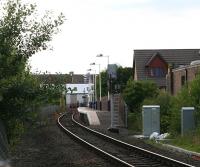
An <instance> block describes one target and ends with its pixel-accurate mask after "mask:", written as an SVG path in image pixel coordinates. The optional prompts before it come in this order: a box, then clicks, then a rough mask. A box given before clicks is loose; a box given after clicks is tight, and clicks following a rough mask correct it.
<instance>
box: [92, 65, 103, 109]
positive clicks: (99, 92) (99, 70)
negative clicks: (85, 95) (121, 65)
mask: <svg viewBox="0 0 200 167" xmlns="http://www.w3.org/2000/svg"><path fill="white" fill-rule="evenodd" d="M90 65H98V66H99V102H100V110H101V70H100V64H96V63H90Z"/></svg>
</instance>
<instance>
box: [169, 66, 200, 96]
mask: <svg viewBox="0 0 200 167" xmlns="http://www.w3.org/2000/svg"><path fill="white" fill-rule="evenodd" d="M199 72H200V64H197V65H188V66H184V67H180V68H177V69H174V70H172V74H171V75H172V76H173V77H172V78H173V81H172V87H173V91H172V92H171V93H172V94H173V95H176V94H177V93H178V92H179V91H180V90H181V88H182V87H183V86H184V84H186V83H188V82H190V81H192V80H193V79H194V78H195V77H196V75H197V74H198V73H199Z"/></svg>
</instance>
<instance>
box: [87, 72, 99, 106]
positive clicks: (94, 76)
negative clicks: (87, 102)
mask: <svg viewBox="0 0 200 167" xmlns="http://www.w3.org/2000/svg"><path fill="white" fill-rule="evenodd" d="M87 71H94V74H93V84H94V93H93V94H94V95H93V96H94V98H93V100H94V102H96V99H97V97H96V96H97V92H96V70H92V69H88V70H87Z"/></svg>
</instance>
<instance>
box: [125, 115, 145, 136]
mask: <svg viewBox="0 0 200 167" xmlns="http://www.w3.org/2000/svg"><path fill="white" fill-rule="evenodd" d="M141 122H142V115H141V113H139V112H138V113H136V112H134V113H131V112H130V113H129V114H128V131H129V133H130V134H141V132H142V123H141Z"/></svg>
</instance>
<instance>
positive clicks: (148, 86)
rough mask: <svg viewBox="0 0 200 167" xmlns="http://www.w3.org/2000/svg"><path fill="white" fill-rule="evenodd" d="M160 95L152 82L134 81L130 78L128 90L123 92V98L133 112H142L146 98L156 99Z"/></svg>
mask: <svg viewBox="0 0 200 167" xmlns="http://www.w3.org/2000/svg"><path fill="white" fill-rule="evenodd" d="M157 94H158V88H157V86H156V84H155V83H154V82H152V81H147V80H145V81H134V80H133V79H132V78H130V79H129V80H128V82H127V85H126V88H125V89H124V91H123V97H124V100H125V102H126V104H127V105H128V108H129V110H130V111H132V112H138V111H140V110H141V105H142V103H143V101H144V99H145V98H150V97H155V96H156V95H157Z"/></svg>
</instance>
